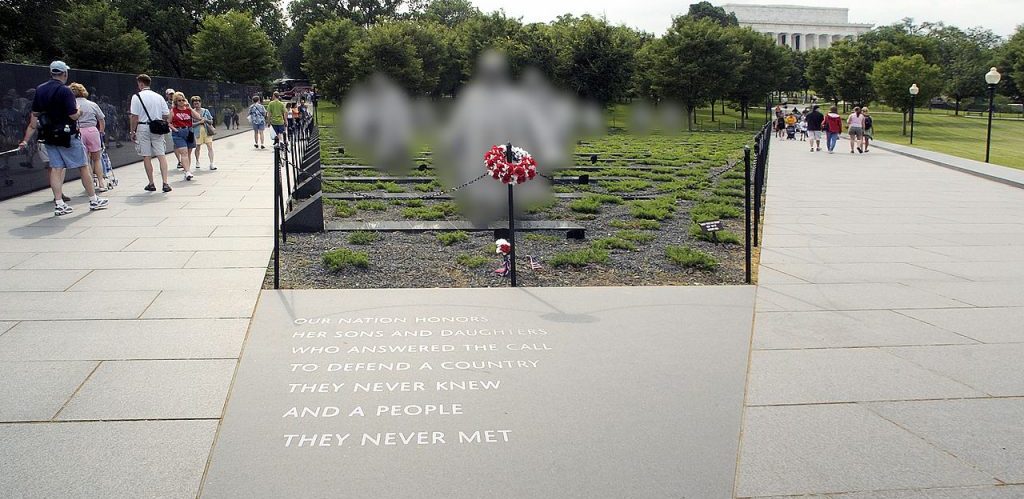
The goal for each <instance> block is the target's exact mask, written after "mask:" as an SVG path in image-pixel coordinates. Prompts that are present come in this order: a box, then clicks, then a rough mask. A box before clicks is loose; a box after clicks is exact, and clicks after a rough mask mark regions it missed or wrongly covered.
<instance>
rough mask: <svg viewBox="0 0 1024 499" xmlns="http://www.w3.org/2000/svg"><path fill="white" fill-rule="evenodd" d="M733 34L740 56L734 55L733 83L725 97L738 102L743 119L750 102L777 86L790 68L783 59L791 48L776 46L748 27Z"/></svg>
mask: <svg viewBox="0 0 1024 499" xmlns="http://www.w3.org/2000/svg"><path fill="white" fill-rule="evenodd" d="M733 37H734V40H735V44H736V46H737V47H738V49H739V51H740V56H739V58H738V59H737V63H738V64H737V68H736V78H735V80H736V84H735V85H734V86H733V87H732V91H731V92H730V93H729V97H730V98H731V99H732V100H734V101H736V102H737V103H739V105H740V119H741V120H742V121H743V122H744V123H746V118H747V109H748V108H749V107H750V105H751V104H753V103H757V104H761V103H763V102H764V101H765V96H767V95H768V93H769V92H772V91H774V90H776V89H778V88H780V86H781V85H782V83H783V80H784V78H785V76H786V75H787V73H790V72H791V71H789V69H790V67H792V61H791V60H789V61H787V56H789V55H790V54H791V53H792V51H790V50H789V49H787V48H785V47H779V46H776V45H775V43H774V42H773V40H772V39H770V38H768V37H766V36H764V35H763V34H761V33H757V32H755V31H754V30H752V29H750V28H737V29H735V30H734V31H733ZM787 65H788V66H787Z"/></svg>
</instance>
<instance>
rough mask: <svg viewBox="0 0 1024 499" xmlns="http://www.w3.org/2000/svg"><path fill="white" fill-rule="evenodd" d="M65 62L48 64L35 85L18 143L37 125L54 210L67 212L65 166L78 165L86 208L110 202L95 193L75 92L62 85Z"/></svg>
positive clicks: (55, 211) (26, 142)
mask: <svg viewBox="0 0 1024 499" xmlns="http://www.w3.org/2000/svg"><path fill="white" fill-rule="evenodd" d="M69 69H70V68H68V65H67V64H64V62H62V61H53V62H52V63H51V64H50V80H49V81H47V82H46V83H43V84H42V85H39V86H38V87H36V94H35V97H34V98H33V99H32V114H31V116H30V118H29V124H28V128H27V129H26V130H25V138H24V140H22V141H21V143H20V144H18V147H19V148H21V149H24V148H25V147H26V146H27V145H28V140H29V139H30V138H31V136H32V131H33V130H35V129H37V128H38V129H39V139H40V140H41V141H42V142H43V143H44V144H45V145H46V156H47V157H48V158H49V159H50V170H49V172H50V173H49V176H50V189H51V190H53V203H54V207H53V214H54V215H55V216H61V215H67V214H68V213H71V212H72V211H73V210H72V209H71V206H70V205H68V204H67V203H66V202H65V201H64V194H63V192H62V191H63V187H64V176H65V174H66V172H67V169H68V168H78V172H79V175H81V177H82V185H83V186H84V187H85V192H86V193H88V194H89V209H90V210H102V209H104V208H106V207H107V204H108V203H109V202H108V201H107V200H106V199H104V198H101V197H99V196H98V195H97V194H96V189H95V188H93V185H92V175H91V174H90V173H89V162H88V161H87V160H86V157H85V147H84V146H82V137H81V135H80V134H79V132H78V124H77V120H78V117H79V116H80V115H81V112H80V111H79V110H78V103H77V101H75V94H73V93H72V92H71V89H69V88H68V87H66V86H65V83H67V81H68V70H69Z"/></svg>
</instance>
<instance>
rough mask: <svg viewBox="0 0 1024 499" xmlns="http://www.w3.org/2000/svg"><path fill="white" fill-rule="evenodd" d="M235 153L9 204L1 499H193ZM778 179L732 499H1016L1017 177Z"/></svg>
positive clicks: (842, 173) (1023, 479) (220, 306)
mask: <svg viewBox="0 0 1024 499" xmlns="http://www.w3.org/2000/svg"><path fill="white" fill-rule="evenodd" d="M247 145H248V137H247V136H241V137H234V138H226V139H222V140H220V141H217V151H218V157H219V158H220V160H219V161H218V164H219V166H220V168H221V169H220V170H218V171H216V172H210V171H208V170H203V171H202V172H200V173H199V175H198V176H197V178H196V180H195V181H194V182H191V183H186V182H184V181H182V180H181V177H180V175H177V176H176V177H175V180H174V181H173V186H174V187H175V190H174V192H172V193H171V194H169V195H163V194H160V193H146V192H143V191H142V187H143V185H144V184H145V180H144V176H143V173H142V168H141V165H132V166H128V167H125V168H121V169H119V170H118V174H119V176H120V178H121V186H120V187H118V188H117V189H116V190H115V191H114V193H113V195H112V196H111V198H112V203H111V208H110V209H109V210H107V211H103V212H93V213H89V212H88V211H87V210H86V209H84V197H83V195H82V189H81V187H80V186H79V185H78V184H77V183H72V184H69V187H68V189H67V191H68V193H69V194H70V195H72V196H73V197H74V198H75V199H74V201H73V205H74V206H75V207H76V209H77V210H78V211H76V212H75V213H74V214H73V215H70V216H67V217H62V218H54V217H52V215H51V209H52V208H51V204H50V199H49V193H47V192H40V193H36V194H32V195H28V196H24V197H21V198H18V199H13V200H9V201H5V202H2V203H0V442H2V445H0V491H3V493H2V494H0V495H4V496H8V495H9V496H14V497H142V496H163V497H194V496H195V495H196V492H197V489H198V486H199V483H200V480H201V477H202V475H203V472H204V469H205V467H206V464H207V460H208V456H209V452H210V448H211V444H212V442H213V439H214V434H215V432H216V431H217V427H218V420H219V418H220V417H221V415H222V412H223V406H224V401H225V397H226V394H227V392H228V389H229V384H230V381H231V377H232V373H233V371H234V369H235V365H236V363H237V357H238V355H239V352H240V349H241V346H242V342H243V340H244V338H245V335H246V331H247V327H248V323H249V318H250V317H251V314H252V310H253V306H254V304H255V302H256V299H257V296H258V294H259V288H260V286H261V283H262V280H263V275H264V270H265V266H266V263H267V260H268V257H269V254H270V247H271V244H272V238H271V237H270V231H271V219H272V216H273V214H272V212H271V209H270V207H269V202H270V200H271V194H270V191H271V179H272V177H271V169H270V165H271V153H270V151H269V150H268V151H253V150H252V149H250V148H248V147H247ZM840 151H842V149H840ZM768 183H769V185H768V203H767V212H766V213H767V218H766V221H765V239H764V248H763V252H762V254H761V257H762V260H761V263H762V266H761V269H760V278H761V285H760V286H759V288H758V291H757V306H756V308H757V311H756V316H755V330H754V336H753V347H754V351H753V352H752V355H751V365H750V372H749V378H748V386H747V397H746V409H745V413H744V431H743V435H742V440H741V449H740V455H739V469H738V472H737V480H736V494H737V495H738V496H740V497H752V496H757V497H761V496H772V495H803V494H807V495H814V494H817V495H818V497H826V496H829V497H844V498H846V497H872V498H874V497H893V498H895V497H900V498H903V497H911V498H924V497H928V498H940V497H941V498H962V497H969V498H970V497H977V498H1011V497H1012V498H1016V497H1024V485H1021V484H1024V426H1022V421H1024V374H1022V372H1021V359H1022V358H1024V327H1022V326H1021V319H1022V318H1024V284H1022V281H1024V218H1021V213H1024V190H1022V189H1017V188H1014V187H1010V186H1007V185H1004V184H1000V183H996V182H992V181H989V180H985V179H982V178H979V177H976V176H972V175H967V174H964V173H960V172H956V171H953V170H949V169H945V168H940V167H938V166H935V165H932V164H929V163H926V162H922V161H918V160H915V159H912V158H909V157H906V156H902V155H897V154H893V153H889V152H886V151H882V150H875V151H873V152H871V153H870V154H868V155H850V154H848V153H845V152H841V153H839V154H836V155H832V156H829V155H826V154H818V153H815V154H810V153H808V152H806V151H805V150H804V144H803V143H801V142H777V143H776V144H774V145H773V149H772V159H771V172H770V174H769V178H768ZM11 401H13V403H11ZM1013 484H1016V485H1013Z"/></svg>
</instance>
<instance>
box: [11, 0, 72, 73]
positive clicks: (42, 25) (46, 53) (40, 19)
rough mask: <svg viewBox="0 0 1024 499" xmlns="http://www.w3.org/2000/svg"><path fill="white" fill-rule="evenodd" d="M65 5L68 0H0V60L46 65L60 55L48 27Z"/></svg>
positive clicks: (54, 23)
mask: <svg viewBox="0 0 1024 499" xmlns="http://www.w3.org/2000/svg"><path fill="white" fill-rule="evenodd" d="M69 5H71V1H70V0H14V1H11V0H0V30H2V31H0V32H2V33H3V34H4V36H3V42H2V43H0V60H3V61H11V62H21V63H27V64H49V63H50V61H52V60H54V59H58V58H60V57H61V50H60V46H59V45H58V44H57V42H56V40H55V39H54V37H53V35H52V32H51V30H52V28H53V26H55V25H57V15H58V12H60V11H63V10H66V9H67V7H68V6H69Z"/></svg>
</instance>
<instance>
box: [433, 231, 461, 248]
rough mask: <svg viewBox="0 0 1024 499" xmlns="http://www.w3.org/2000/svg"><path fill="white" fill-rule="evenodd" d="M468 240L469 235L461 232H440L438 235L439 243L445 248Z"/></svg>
mask: <svg viewBox="0 0 1024 499" xmlns="http://www.w3.org/2000/svg"><path fill="white" fill-rule="evenodd" d="M468 240H469V234H466V233H465V232H463V231H461V230H457V231H455V232H440V233H438V234H437V242H439V243H441V244H443V245H445V246H451V245H453V244H455V243H461V242H463V241H468Z"/></svg>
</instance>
